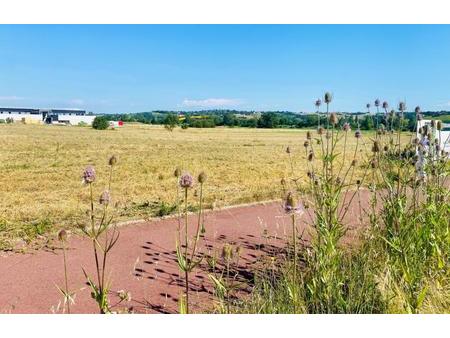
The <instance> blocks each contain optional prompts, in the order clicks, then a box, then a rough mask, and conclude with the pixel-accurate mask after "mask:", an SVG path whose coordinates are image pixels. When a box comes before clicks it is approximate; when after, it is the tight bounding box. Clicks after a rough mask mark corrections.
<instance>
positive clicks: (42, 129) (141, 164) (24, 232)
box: [0, 124, 407, 248]
mask: <svg viewBox="0 0 450 338" xmlns="http://www.w3.org/2000/svg"><path fill="white" fill-rule="evenodd" d="M305 135H306V131H305V130H296V129H274V130H270V129H267V130H264V129H244V128H234V129H233V128H215V129H187V130H182V129H180V128H177V129H175V130H174V131H173V132H169V131H167V130H165V129H164V128H162V127H155V126H147V125H126V126H125V127H123V128H121V129H118V130H107V131H97V130H93V129H91V128H83V127H64V126H41V125H22V124H14V125H2V126H0V142H1V145H2V146H1V149H0V180H1V182H2V184H1V185H0V248H10V247H12V246H13V242H14V241H12V240H14V239H17V238H22V239H23V240H25V241H30V240H32V239H33V238H35V237H36V236H38V235H45V234H47V233H52V232H53V233H54V230H56V229H58V228H60V227H61V226H65V227H67V226H74V225H76V224H77V223H80V222H83V220H84V218H85V212H86V209H87V201H88V191H87V189H86V187H84V186H83V185H82V182H81V174H82V171H83V169H84V168H85V167H86V166H87V165H90V164H91V165H93V166H94V167H95V169H96V171H97V182H96V189H97V191H96V193H97V194H98V195H99V194H100V193H101V191H102V190H103V189H104V187H105V185H106V181H107V177H108V170H109V169H108V165H107V162H108V158H109V157H110V156H111V155H113V154H114V155H116V156H117V157H118V158H119V162H118V165H117V167H116V170H115V172H114V178H113V181H114V183H113V187H112V196H113V202H114V203H115V205H116V211H117V215H116V219H118V220H125V219H133V218H142V217H151V216H162V215H165V214H168V213H171V212H173V208H174V207H173V206H174V200H175V195H176V180H175V178H174V176H173V171H174V169H175V168H176V167H180V168H182V169H184V170H187V171H190V172H191V173H192V174H194V175H197V174H198V173H199V172H200V171H202V170H203V171H205V172H206V173H207V175H208V183H207V185H206V191H205V196H206V203H207V206H208V207H222V206H227V205H234V204H241V203H247V202H254V201H261V200H269V199H274V198H279V196H280V179H281V178H282V177H285V176H286V175H289V173H290V171H291V166H290V162H289V159H288V155H287V154H286V146H290V147H291V149H292V154H291V156H292V161H293V164H294V167H295V168H296V170H299V168H300V170H304V172H302V173H299V176H301V177H305V175H304V174H305V171H306V166H305V165H304V164H305V161H306V159H305V151H304V148H303V142H304V140H305ZM352 135H353V133H352ZM364 135H365V136H364V137H363V140H366V141H367V142H369V139H370V137H371V136H372V135H370V134H364ZM405 137H407V135H405ZM348 142H349V144H351V143H352V142H355V139H354V137H349V139H348ZM368 149H370V147H369V148H367V147H364V146H363V147H360V151H368Z"/></svg>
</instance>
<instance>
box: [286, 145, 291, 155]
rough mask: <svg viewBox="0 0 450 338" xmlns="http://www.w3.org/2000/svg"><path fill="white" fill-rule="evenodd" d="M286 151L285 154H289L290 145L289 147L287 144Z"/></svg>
mask: <svg viewBox="0 0 450 338" xmlns="http://www.w3.org/2000/svg"><path fill="white" fill-rule="evenodd" d="M286 153H287V154H290V153H291V147H289V146H287V147H286Z"/></svg>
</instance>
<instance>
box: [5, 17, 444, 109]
mask: <svg viewBox="0 0 450 338" xmlns="http://www.w3.org/2000/svg"><path fill="white" fill-rule="evenodd" d="M0 46H1V47H0V106H12V107H41V108H44V107H58V108H81V109H87V110H89V111H93V112H96V113H98V112H133V111H149V110H156V109H174V110H196V109H207V108H208V109H209V108H231V109H242V110H244V109H249V110H291V111H310V110H312V109H314V106H313V103H314V100H315V99H316V98H317V97H319V96H322V94H323V93H324V92H325V91H330V92H332V93H333V94H334V102H333V105H332V108H333V109H334V110H337V111H358V110H365V108H364V107H365V104H366V103H367V102H373V100H374V99H375V98H377V97H378V98H380V99H381V100H387V101H388V102H389V103H390V104H391V105H394V104H395V105H396V104H397V103H398V101H399V100H406V102H407V106H408V107H409V108H411V109H413V108H414V107H415V106H416V105H420V106H421V107H422V109H423V110H428V109H429V110H441V109H448V110H450V26H423V25H412V26H400V25H369V26H359V25H354V26H353V25H344V26H338V25H305V26H303V25H297V26H292V25H287V26H277V25H275V26H271V25H235V26H231V25H218V26H214V25H193V26H189V25H147V26H124V25H96V26H91V25H73V26H61V25H44V26H32V25H30V26H19V25H10V26H9V25H2V26H0Z"/></svg>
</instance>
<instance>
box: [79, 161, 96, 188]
mask: <svg viewBox="0 0 450 338" xmlns="http://www.w3.org/2000/svg"><path fill="white" fill-rule="evenodd" d="M82 178H83V182H84V183H85V184H91V183H94V181H95V169H94V167H93V166H91V165H89V166H87V167H86V169H84V172H83V176H82Z"/></svg>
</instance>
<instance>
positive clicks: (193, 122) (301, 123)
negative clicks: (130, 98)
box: [109, 111, 416, 130]
mask: <svg viewBox="0 0 450 338" xmlns="http://www.w3.org/2000/svg"><path fill="white" fill-rule="evenodd" d="M339 116H340V123H342V124H343V123H344V122H348V123H350V125H351V126H352V128H354V129H356V128H360V129H362V130H371V129H374V128H376V127H377V125H380V124H383V125H385V126H387V127H388V126H389V125H390V123H391V120H390V117H389V115H387V116H385V115H384V114H378V115H377V114H374V115H369V114H364V113H355V114H340V115H339ZM109 118H110V119H111V120H122V121H124V122H140V123H145V124H156V125H165V126H167V127H169V128H170V129H173V128H175V127H177V126H180V127H182V128H188V127H191V128H214V127H216V126H228V127H247V128H315V127H317V126H318V125H319V124H322V125H323V124H326V118H327V117H326V114H324V113H322V114H295V113H291V112H263V113H253V112H251V113H249V112H234V111H206V112H205V111H204V112H193V113H185V114H183V115H178V114H177V113H174V112H145V113H132V114H115V115H110V116H109ZM415 124H416V117H415V114H414V113H405V115H404V121H403V126H402V129H404V130H408V129H409V130H414V127H415Z"/></svg>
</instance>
